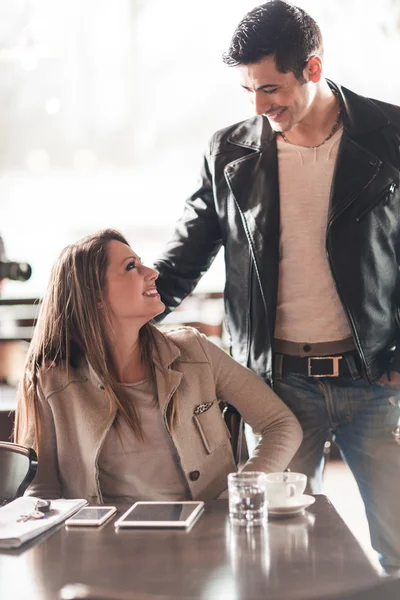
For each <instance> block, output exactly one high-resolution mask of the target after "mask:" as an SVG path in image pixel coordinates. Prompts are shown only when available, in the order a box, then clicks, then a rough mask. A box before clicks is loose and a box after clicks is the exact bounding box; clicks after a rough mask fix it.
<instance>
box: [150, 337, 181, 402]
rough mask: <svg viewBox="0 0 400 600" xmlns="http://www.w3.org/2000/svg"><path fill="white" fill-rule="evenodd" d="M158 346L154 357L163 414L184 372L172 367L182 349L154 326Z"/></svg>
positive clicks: (159, 399)
mask: <svg viewBox="0 0 400 600" xmlns="http://www.w3.org/2000/svg"><path fill="white" fill-rule="evenodd" d="M154 338H155V342H156V347H155V349H154V352H153V359H154V363H155V367H156V369H155V371H156V385H157V396H158V403H159V407H160V411H161V414H165V411H166V408H167V405H168V403H169V401H170V399H171V397H172V395H173V394H174V392H175V390H176V389H177V387H178V386H179V384H180V382H181V380H182V377H183V374H182V373H180V372H179V371H175V370H174V369H171V365H172V363H173V362H174V360H176V359H177V358H178V356H180V350H179V348H178V346H176V345H175V344H174V343H173V342H171V340H169V339H167V338H166V337H165V336H164V335H163V334H162V333H161V332H160V331H158V330H157V329H155V328H154Z"/></svg>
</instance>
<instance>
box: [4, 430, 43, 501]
mask: <svg viewBox="0 0 400 600" xmlns="http://www.w3.org/2000/svg"><path fill="white" fill-rule="evenodd" d="M37 464H38V459H37V456H36V452H35V451H34V450H33V448H28V447H27V446H21V445H20V444H12V443H11V442H0V506H2V505H3V504H7V502H11V500H14V499H15V498H18V497H19V496H22V495H23V494H24V492H25V490H26V488H27V487H28V485H29V484H30V483H31V482H32V481H33V478H34V477H35V475H36V470H37Z"/></svg>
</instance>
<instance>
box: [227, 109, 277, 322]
mask: <svg viewBox="0 0 400 600" xmlns="http://www.w3.org/2000/svg"><path fill="white" fill-rule="evenodd" d="M246 123H247V128H248V130H246V131H244V130H243V126H241V128H239V129H238V130H237V131H235V132H234V134H233V135H231V137H230V139H229V141H230V142H231V143H233V144H236V145H240V146H242V147H245V148H249V150H252V152H251V153H249V154H248V155H247V156H244V157H241V158H239V159H238V160H235V161H232V162H230V163H229V164H228V165H227V167H226V169H225V177H226V179H227V182H228V185H229V187H230V190H231V192H232V195H233V197H234V201H235V203H236V206H237V208H238V210H239V211H240V214H241V217H242V222H243V226H244V229H245V232H246V236H247V239H248V241H249V245H250V250H251V252H252V255H253V260H254V268H255V275H256V277H257V279H258V282H259V286H260V290H261V294H262V297H263V302H264V305H265V308H266V310H267V313H268V314H269V315H270V316H271V319H272V320H273V318H274V317H273V315H274V314H275V310H274V309H275V303H276V291H275V292H274V291H273V288H272V287H271V281H276V282H277V281H278V269H279V230H280V225H279V219H280V217H279V181H278V156H277V148H276V141H275V134H274V132H273V131H272V130H271V128H270V126H269V124H268V121H267V119H266V118H264V117H255V118H254V119H252V120H250V121H247V122H246ZM267 290H269V294H268V295H267ZM270 326H272V321H271V323H270Z"/></svg>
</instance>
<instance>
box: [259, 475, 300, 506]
mask: <svg viewBox="0 0 400 600" xmlns="http://www.w3.org/2000/svg"><path fill="white" fill-rule="evenodd" d="M266 482H267V483H266V485H267V500H268V504H269V505H270V506H284V505H285V504H288V503H290V502H293V501H295V499H296V498H297V497H299V496H301V495H302V494H303V493H304V490H305V489H306V485H307V475H304V473H291V472H288V473H283V472H282V473H268V474H267V476H266Z"/></svg>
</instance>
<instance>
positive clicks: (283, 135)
mask: <svg viewBox="0 0 400 600" xmlns="http://www.w3.org/2000/svg"><path fill="white" fill-rule="evenodd" d="M341 116H342V110H341V107H340V106H339V110H338V114H337V116H336V119H335V122H334V124H333V125H332V129H331V130H330V132H329V133H328V135H327V137H326V138H325V139H324V140H323V141H322V142H321V143H320V144H316V145H315V146H306V147H307V148H319V147H320V146H322V145H323V144H325V142H327V141H328V140H330V139H331V137H332V136H333V134H334V133H335V132H336V130H337V128H338V126H339V123H340V117H341ZM279 133H280V135H281V136H282V139H283V140H284V141H285V142H286V143H287V144H292V142H290V141H289V140H288V139H287V137H286V135H285V134H284V133H283V131H280V132H279ZM292 146H293V144H292Z"/></svg>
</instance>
